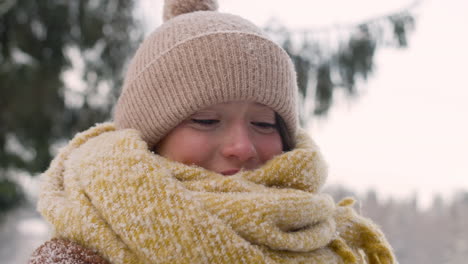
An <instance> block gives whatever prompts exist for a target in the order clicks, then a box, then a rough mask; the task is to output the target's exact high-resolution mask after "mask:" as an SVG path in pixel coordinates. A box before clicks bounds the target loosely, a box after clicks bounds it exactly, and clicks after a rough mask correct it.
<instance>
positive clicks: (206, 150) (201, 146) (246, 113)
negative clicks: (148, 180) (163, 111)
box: [156, 102, 283, 175]
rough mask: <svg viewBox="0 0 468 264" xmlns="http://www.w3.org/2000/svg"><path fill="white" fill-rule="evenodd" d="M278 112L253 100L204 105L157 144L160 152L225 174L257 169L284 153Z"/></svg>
mask: <svg viewBox="0 0 468 264" xmlns="http://www.w3.org/2000/svg"><path fill="white" fill-rule="evenodd" d="M282 147H283V146H282V143H281V136H280V134H279V132H278V130H277V128H276V124H275V112H274V111H273V110H272V109H270V108H269V107H267V106H264V105H262V104H258V103H251V102H229V103H222V104H216V105H213V106H210V107H208V108H205V109H202V110H200V111H198V112H196V113H195V114H193V115H192V116H190V117H189V118H188V119H187V120H185V121H183V122H182V123H180V124H179V125H178V126H177V127H175V128H174V129H173V130H172V131H171V132H169V133H168V134H167V135H166V136H165V137H164V138H163V139H162V140H161V141H160V142H159V143H158V145H157V146H156V151H157V153H158V154H159V155H161V156H163V157H166V158H168V159H171V160H174V161H178V162H182V163H184V164H188V165H197V166H200V167H203V168H205V169H207V170H211V171H214V172H217V173H220V174H223V175H232V174H235V173H237V172H238V171H240V170H241V169H245V170H253V169H256V168H258V167H260V166H261V165H263V164H264V163H265V162H266V161H268V160H270V159H271V158H272V157H273V156H275V155H278V154H281V153H282Z"/></svg>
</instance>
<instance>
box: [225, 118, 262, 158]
mask: <svg viewBox="0 0 468 264" xmlns="http://www.w3.org/2000/svg"><path fill="white" fill-rule="evenodd" d="M221 153H222V155H223V156H224V157H226V158H234V159H237V160H238V161H239V162H246V161H249V160H251V159H254V158H255V157H256V155H257V151H256V149H255V144H254V142H253V141H252V139H251V138H250V136H249V130H248V127H247V125H240V124H239V125H235V126H233V127H231V128H230V129H229V132H228V133H226V135H225V136H224V137H223V145H222V149H221Z"/></svg>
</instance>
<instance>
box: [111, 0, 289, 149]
mask: <svg viewBox="0 0 468 264" xmlns="http://www.w3.org/2000/svg"><path fill="white" fill-rule="evenodd" d="M216 9H217V3H216V1H215V0H166V1H165V6H164V20H165V22H164V23H163V24H162V25H161V26H160V27H159V28H157V29H156V30H155V31H154V32H153V33H152V34H151V35H150V36H149V37H148V38H147V39H146V40H145V41H144V42H143V43H142V44H141V46H140V47H139V49H138V50H137V52H136V54H135V56H134V58H133V59H132V61H131V63H130V65H129V68H128V72H127V74H126V76H125V80H124V86H123V90H122V94H121V95H120V97H119V100H118V102H117V105H116V107H115V112H114V122H115V125H116V126H117V128H119V129H122V128H135V129H137V130H139V131H140V132H141V134H142V137H143V139H144V140H145V141H146V142H147V143H148V144H149V145H150V146H153V145H155V144H156V143H157V142H158V141H159V140H160V139H161V138H162V137H163V136H164V135H165V134H167V133H168V132H169V131H170V130H171V129H172V128H174V127H175V126H177V124H179V123H180V122H182V121H183V120H185V119H186V118H187V117H189V116H190V115H191V114H193V113H194V112H196V111H198V110H200V109H203V108H205V107H208V106H210V105H214V104H218V103H224V102H229V101H240V100H243V101H252V102H258V103H261V104H264V105H267V106H269V107H270V108H272V109H273V110H274V111H276V112H277V113H278V114H279V115H280V116H281V117H282V118H283V119H284V121H285V123H286V126H287V129H288V131H289V132H290V134H291V135H295V131H296V126H297V107H296V97H297V84H296V73H295V71H294V66H293V65H292V62H291V60H290V58H289V56H288V55H287V54H286V52H285V51H284V50H283V49H282V48H281V47H280V46H278V45H277V44H275V43H274V42H273V41H271V40H270V39H269V38H268V37H267V36H266V34H265V33H264V32H262V31H261V30H260V29H259V28H258V27H256V26H255V25H253V24H252V23H251V22H249V21H247V20H245V19H243V18H241V17H239V16H234V15H230V14H224V13H220V12H217V11H216Z"/></svg>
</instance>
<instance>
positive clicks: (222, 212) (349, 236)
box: [38, 123, 395, 264]
mask: <svg viewBox="0 0 468 264" xmlns="http://www.w3.org/2000/svg"><path fill="white" fill-rule="evenodd" d="M297 141H298V143H297V147H296V148H295V149H294V150H293V151H290V152H287V153H284V154H281V155H278V156H276V157H274V158H273V159H272V160H270V161H269V162H267V163H266V164H265V165H264V166H262V167H261V168H259V169H256V170H253V171H243V172H240V173H238V174H236V175H233V176H229V177H226V176H223V175H220V174H217V173H214V172H210V171H207V170H205V169H203V168H199V167H195V166H188V165H184V164H181V163H178V162H173V161H169V160H167V159H165V158H163V157H161V156H159V155H156V154H154V153H152V152H151V151H149V150H148V147H147V145H146V143H145V142H144V141H143V140H142V139H141V137H140V136H139V134H138V132H137V131H135V130H131V129H128V130H116V129H115V128H114V126H113V125H112V124H110V123H107V124H101V125H98V126H96V127H93V128H91V129H89V130H88V131H85V132H83V133H80V134H78V135H77V136H76V137H75V138H74V139H73V140H72V141H71V142H70V143H69V145H68V146H67V147H65V148H64V149H63V150H62V151H61V152H60V153H59V155H58V156H57V157H56V158H55V159H54V161H53V162H52V164H51V166H50V168H49V169H48V170H47V171H46V172H45V173H44V174H43V175H42V180H43V182H42V191H41V194H40V199H39V203H38V208H39V211H40V212H41V213H42V215H43V216H44V217H45V218H46V219H47V220H48V221H49V222H50V223H51V224H52V226H53V227H54V229H55V234H56V236H57V237H61V238H66V239H70V240H73V241H76V242H78V243H80V244H82V245H84V246H86V247H89V248H91V249H94V250H96V251H97V252H98V253H99V254H100V255H102V256H103V257H105V258H107V259H108V260H109V261H110V262H111V263H327V264H330V263H376V264H377V263H382V264H391V263H395V260H394V256H393V253H392V251H391V249H390V246H389V245H388V243H387V242H386V240H385V237H384V236H383V234H382V233H381V232H380V231H379V230H378V228H376V227H375V226H374V225H373V224H372V223H371V222H370V221H369V220H367V219H365V218H363V217H360V216H358V215H357V214H356V213H355V211H354V210H353V209H352V207H351V206H350V205H351V204H352V203H353V201H352V200H349V199H348V200H344V201H343V202H341V203H340V204H338V205H335V204H334V202H333V200H332V199H331V197H330V196H329V195H327V194H323V193H320V192H319V191H320V188H321V186H322V185H323V183H324V181H325V178H326V166H325V165H324V162H323V160H322V158H321V155H320V153H319V152H318V149H317V147H316V146H315V144H314V143H313V142H312V140H310V139H309V138H308V136H307V135H306V134H305V133H304V132H300V133H299V134H298V136H297Z"/></svg>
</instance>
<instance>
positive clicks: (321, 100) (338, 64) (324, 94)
mask: <svg viewBox="0 0 468 264" xmlns="http://www.w3.org/2000/svg"><path fill="white" fill-rule="evenodd" d="M133 3H134V2H132V1H124V0H114V1H111V0H95V1H91V0H79V1H64V0H42V1H30V0H29V1H28V0H4V1H1V2H0V61H1V62H2V63H1V65H0V87H1V88H0V212H1V211H2V210H5V209H8V208H11V207H12V206H14V204H15V203H16V202H17V201H19V200H20V198H21V197H22V193H21V190H20V188H18V186H17V185H16V184H15V183H14V182H13V181H11V179H12V178H11V175H13V174H15V173H17V172H18V171H25V172H27V173H29V174H35V173H38V172H41V171H44V170H45V169H46V168H47V166H48V165H49V163H50V160H51V158H52V156H53V154H54V148H56V146H57V145H60V143H61V142H62V143H63V142H64V141H65V140H67V139H69V138H71V136H72V135H73V134H74V133H76V132H78V131H81V130H84V129H86V128H88V127H89V126H91V125H92V124H94V123H96V122H102V121H104V120H106V119H108V118H109V115H110V111H111V107H112V106H113V104H114V102H115V100H116V98H117V95H118V93H119V90H120V84H121V81H122V76H123V74H122V70H123V68H124V66H125V64H126V62H127V60H128V58H129V56H130V55H131V54H132V53H133V51H134V49H135V48H136V45H137V44H138V43H139V42H140V41H141V38H142V35H143V32H142V26H141V25H139V24H138V21H136V20H135V18H134V16H133V11H134V10H133V9H134V4H133ZM413 8H414V6H413V5H412V6H410V7H407V8H405V9H404V10H403V11H401V12H395V13H393V14H391V15H388V16H382V17H379V18H375V19H370V20H368V21H365V22H363V23H359V24H357V25H347V26H341V27H331V28H325V29H318V30H314V29H312V30H301V31H295V30H288V29H286V28H284V27H282V26H281V25H279V24H278V23H271V24H270V25H269V26H268V27H267V28H266V30H267V32H268V33H269V34H270V35H271V36H272V37H273V39H274V40H275V41H277V42H278V43H279V44H281V45H282V46H283V47H284V49H285V50H286V51H287V52H288V53H289V55H290V56H291V58H292V59H293V62H294V64H295V66H296V70H297V74H298V85H299V91H300V94H301V98H302V100H301V113H302V121H303V124H304V123H305V121H306V120H308V119H309V118H310V117H311V116H312V115H324V114H326V113H327V111H328V110H329V109H330V107H331V106H332V104H333V92H334V90H336V89H337V88H344V89H345V90H346V91H347V92H348V94H349V95H354V94H356V91H357V89H356V87H357V80H358V79H359V78H360V79H363V80H365V79H366V78H367V77H368V76H369V74H371V73H372V70H373V60H374V54H375V51H376V50H377V49H378V48H379V47H388V46H391V47H405V46H406V45H407V44H408V43H407V34H408V32H409V31H410V30H411V29H412V27H413V25H414V14H413ZM309 99H312V100H309ZM311 101H312V104H313V107H311V106H310V103H309V102H311ZM310 109H312V110H310Z"/></svg>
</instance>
